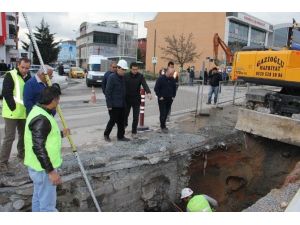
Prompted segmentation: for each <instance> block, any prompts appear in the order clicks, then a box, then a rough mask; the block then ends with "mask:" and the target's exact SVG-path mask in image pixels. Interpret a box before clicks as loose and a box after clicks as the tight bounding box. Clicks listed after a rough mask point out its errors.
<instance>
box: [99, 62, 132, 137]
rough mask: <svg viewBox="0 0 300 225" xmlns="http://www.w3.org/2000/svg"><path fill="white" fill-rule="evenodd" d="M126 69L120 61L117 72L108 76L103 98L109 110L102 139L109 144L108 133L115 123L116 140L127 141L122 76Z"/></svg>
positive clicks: (124, 64) (125, 63)
mask: <svg viewBox="0 0 300 225" xmlns="http://www.w3.org/2000/svg"><path fill="white" fill-rule="evenodd" d="M127 69H128V66H127V62H126V61H125V60H123V59H121V60H120V61H119V62H118V64H117V72H116V73H112V74H110V75H109V77H108V80H107V84H106V88H105V97H106V105H107V109H108V110H109V121H108V123H107V125H106V129H105V131H104V139H105V140H106V141H108V142H110V141H111V140H110V137H109V135H110V133H111V131H112V128H113V127H114V125H115V123H116V124H117V126H118V133H117V138H118V140H119V141H129V140H130V139H128V138H126V137H125V136H124V134H125V107H126V101H125V79H124V75H125V72H126V70H127Z"/></svg>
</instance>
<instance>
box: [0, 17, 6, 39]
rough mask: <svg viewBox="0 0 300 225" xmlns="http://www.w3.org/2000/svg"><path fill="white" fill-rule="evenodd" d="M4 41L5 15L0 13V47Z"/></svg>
mask: <svg viewBox="0 0 300 225" xmlns="http://www.w3.org/2000/svg"><path fill="white" fill-rule="evenodd" d="M5 39H6V14H5V13H4V12H1V15H0V45H3V44H4V42H5Z"/></svg>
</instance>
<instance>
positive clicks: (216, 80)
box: [206, 67, 222, 105]
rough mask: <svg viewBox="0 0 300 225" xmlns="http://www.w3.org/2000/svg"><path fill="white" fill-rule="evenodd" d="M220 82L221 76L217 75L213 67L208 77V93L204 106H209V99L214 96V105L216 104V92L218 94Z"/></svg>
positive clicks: (215, 68) (216, 69) (216, 70)
mask: <svg viewBox="0 0 300 225" xmlns="http://www.w3.org/2000/svg"><path fill="white" fill-rule="evenodd" d="M220 81H222V76H221V74H219V73H218V68H217V67H214V68H212V70H211V74H210V75H209V76H208V83H209V85H210V87H209V92H208V100H207V103H206V104H208V105H209V104H211V98H212V95H213V94H214V104H216V103H217V100H218V92H219V84H220Z"/></svg>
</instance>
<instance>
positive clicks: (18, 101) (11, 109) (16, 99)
mask: <svg viewBox="0 0 300 225" xmlns="http://www.w3.org/2000/svg"><path fill="white" fill-rule="evenodd" d="M29 68H30V60H29V59H27V58H21V59H20V61H19V63H18V66H17V68H16V69H13V70H10V71H8V72H7V73H6V74H5V77H4V80H3V86H2V96H3V106H2V117H3V119H4V124H5V128H4V139H3V143H2V147H1V148H0V150H1V151H0V170H6V169H7V168H8V160H9V157H10V153H11V148H12V144H13V142H14V140H15V135H16V130H18V144H17V150H18V154H17V157H18V159H19V160H22V161H23V159H24V127H25V120H26V109H25V106H24V103H23V90H24V85H25V82H26V81H27V80H29V79H30V76H29V75H28V71H29Z"/></svg>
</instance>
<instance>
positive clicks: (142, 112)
mask: <svg viewBox="0 0 300 225" xmlns="http://www.w3.org/2000/svg"><path fill="white" fill-rule="evenodd" d="M140 94H141V106H140V119H139V126H138V128H137V130H138V131H145V130H149V127H146V126H145V125H144V118H145V90H144V89H143V88H141V90H140Z"/></svg>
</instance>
